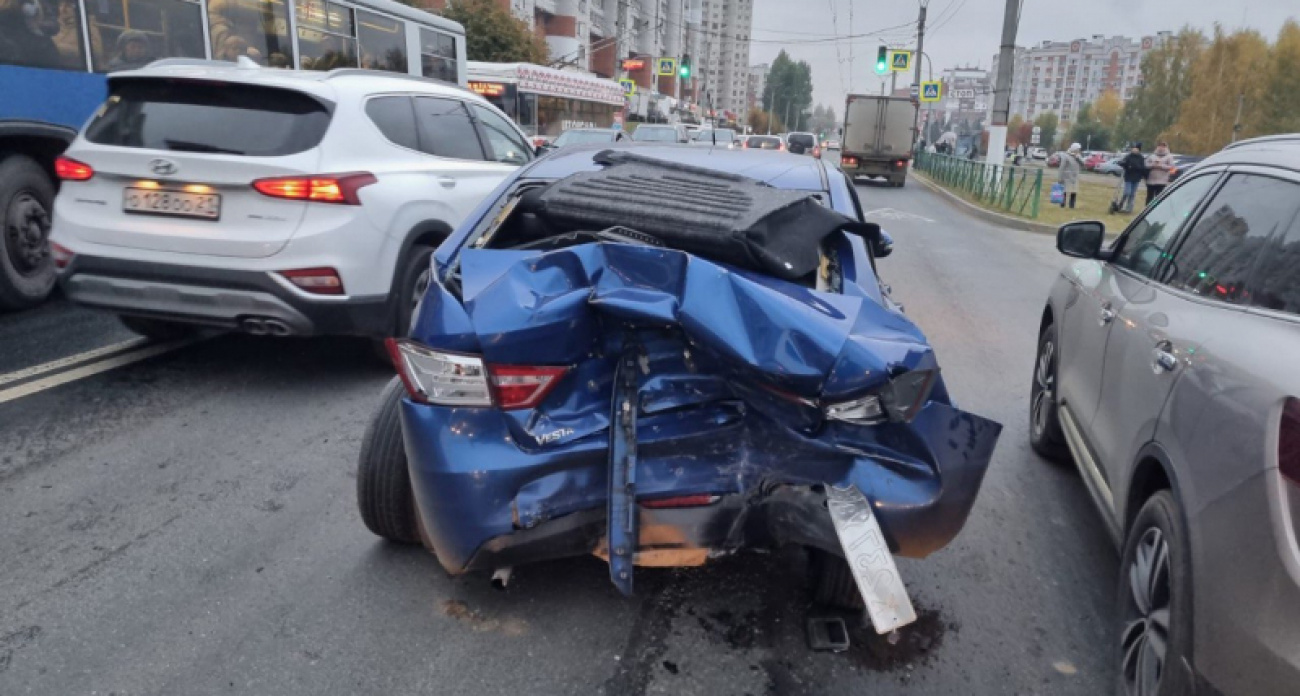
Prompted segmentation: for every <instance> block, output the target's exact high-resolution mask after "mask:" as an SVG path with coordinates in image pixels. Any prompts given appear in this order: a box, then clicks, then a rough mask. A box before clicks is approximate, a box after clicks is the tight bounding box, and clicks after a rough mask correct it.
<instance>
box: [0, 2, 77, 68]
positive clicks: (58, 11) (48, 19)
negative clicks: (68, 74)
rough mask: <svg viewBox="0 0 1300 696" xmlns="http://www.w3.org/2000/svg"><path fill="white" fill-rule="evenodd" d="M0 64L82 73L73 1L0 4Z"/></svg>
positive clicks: (75, 5)
mask: <svg viewBox="0 0 1300 696" xmlns="http://www.w3.org/2000/svg"><path fill="white" fill-rule="evenodd" d="M0 63H6V64H9V65H23V66H27V67H32V68H65V69H67V70H83V71H84V70H85V69H86V55H85V52H84V51H83V49H82V35H81V14H80V12H78V10H77V2H76V0H27V1H26V2H13V1H12V0H10V1H8V2H6V0H0Z"/></svg>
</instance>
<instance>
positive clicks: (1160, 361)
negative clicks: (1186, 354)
mask: <svg viewBox="0 0 1300 696" xmlns="http://www.w3.org/2000/svg"><path fill="white" fill-rule="evenodd" d="M1172 349H1173V346H1172V345H1170V344H1169V343H1168V342H1167V341H1161V342H1160V343H1157V344H1156V347H1155V348H1154V349H1152V350H1151V370H1152V371H1153V372H1155V373H1156V374H1158V375H1163V374H1164V373H1166V372H1173V371H1174V368H1176V367H1178V358H1177V357H1176V356H1175V355H1174V354H1173V352H1172Z"/></svg>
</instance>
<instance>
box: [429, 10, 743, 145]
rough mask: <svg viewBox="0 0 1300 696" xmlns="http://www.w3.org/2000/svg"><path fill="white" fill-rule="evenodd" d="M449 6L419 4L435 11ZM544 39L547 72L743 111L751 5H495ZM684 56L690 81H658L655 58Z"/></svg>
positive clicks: (739, 115) (738, 116)
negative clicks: (628, 84)
mask: <svg viewBox="0 0 1300 696" xmlns="http://www.w3.org/2000/svg"><path fill="white" fill-rule="evenodd" d="M449 1H450V2H454V1H455V0H422V2H424V3H427V7H429V8H431V9H441V7H444V6H445V5H446V4H447V2H449ZM497 2H499V3H500V4H501V6H502V7H504V8H507V9H509V10H510V12H511V13H512V14H514V15H515V16H516V17H518V18H519V19H521V20H523V21H524V22H525V23H527V24H528V26H529V27H530V28H532V30H533V31H534V32H536V33H537V34H538V36H540V37H542V38H543V39H545V41H546V44H547V47H548V48H549V49H550V62H551V65H552V66H554V67H561V68H570V69H576V70H581V71H587V72H592V73H595V74H596V75H599V76H601V77H606V78H615V79H616V78H621V77H628V78H631V79H633V80H635V81H636V83H637V84H638V85H639V87H640V88H641V89H643V90H646V91H651V92H659V93H661V94H666V95H671V96H677V95H678V94H679V93H680V96H681V97H683V98H685V99H687V100H690V101H695V102H696V103H699V104H700V105H702V106H706V107H707V103H706V102H707V101H708V98H711V99H712V103H713V106H714V108H715V109H716V111H717V112H718V114H719V115H720V116H722V115H724V112H725V113H726V115H730V116H731V117H732V118H735V119H737V120H739V119H743V118H744V114H745V113H746V111H747V110H748V109H747V107H748V88H749V80H750V78H749V41H750V30H751V28H752V26H753V4H754V0H497ZM684 56H690V59H691V65H692V77H691V79H690V80H687V81H684V82H683V83H682V85H680V86H678V84H677V80H678V78H677V77H676V76H673V77H666V76H659V75H657V74H655V73H656V69H655V68H656V65H655V60H654V59H655V58H659V57H666V58H677V59H679V60H680V59H681V58H682V57H684Z"/></svg>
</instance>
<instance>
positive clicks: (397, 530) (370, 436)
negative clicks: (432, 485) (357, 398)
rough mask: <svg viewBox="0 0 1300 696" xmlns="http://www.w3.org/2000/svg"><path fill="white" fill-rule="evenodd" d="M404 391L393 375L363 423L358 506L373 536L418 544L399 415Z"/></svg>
mask: <svg viewBox="0 0 1300 696" xmlns="http://www.w3.org/2000/svg"><path fill="white" fill-rule="evenodd" d="M405 393H406V392H405V389H404V387H403V386H402V381H401V380H400V379H398V378H396V377H394V378H393V379H392V381H390V382H389V383H388V386H387V387H385V388H384V393H383V395H382V396H380V404H379V409H378V410H376V411H375V415H374V417H373V418H371V419H370V425H368V426H366V433H365V436H364V437H362V439H361V454H360V455H359V456H358V458H357V508H358V510H359V511H360V512H361V520H362V521H363V522H365V523H366V527H367V528H368V529H369V530H370V531H371V532H374V533H375V534H376V535H378V536H381V537H383V538H385V539H387V540H389V541H394V542H397V543H400V544H418V543H420V531H419V521H418V519H417V517H416V514H415V497H414V496H413V495H412V493H411V475H410V473H409V472H408V471H407V469H406V448H405V447H404V446H403V444H402V421H401V419H400V416H399V410H400V409H401V405H402V395H403V394H405Z"/></svg>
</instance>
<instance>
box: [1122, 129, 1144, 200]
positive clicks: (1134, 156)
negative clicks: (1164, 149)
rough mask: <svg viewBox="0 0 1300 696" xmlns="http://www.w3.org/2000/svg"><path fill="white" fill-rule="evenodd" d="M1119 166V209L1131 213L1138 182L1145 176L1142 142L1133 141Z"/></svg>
mask: <svg viewBox="0 0 1300 696" xmlns="http://www.w3.org/2000/svg"><path fill="white" fill-rule="evenodd" d="M1119 166H1120V168H1121V169H1123V170H1124V196H1123V198H1121V199H1120V202H1119V205H1120V209H1121V210H1123V211H1124V212H1126V213H1131V212H1133V201H1134V200H1136V199H1137V190H1138V184H1140V183H1142V182H1143V181H1145V180H1146V178H1147V160H1146V158H1145V157H1143V156H1142V143H1133V146H1132V147H1131V148H1130V149H1129V151H1128V154H1127V155H1125V156H1124V159H1122V160H1120V163H1119Z"/></svg>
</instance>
